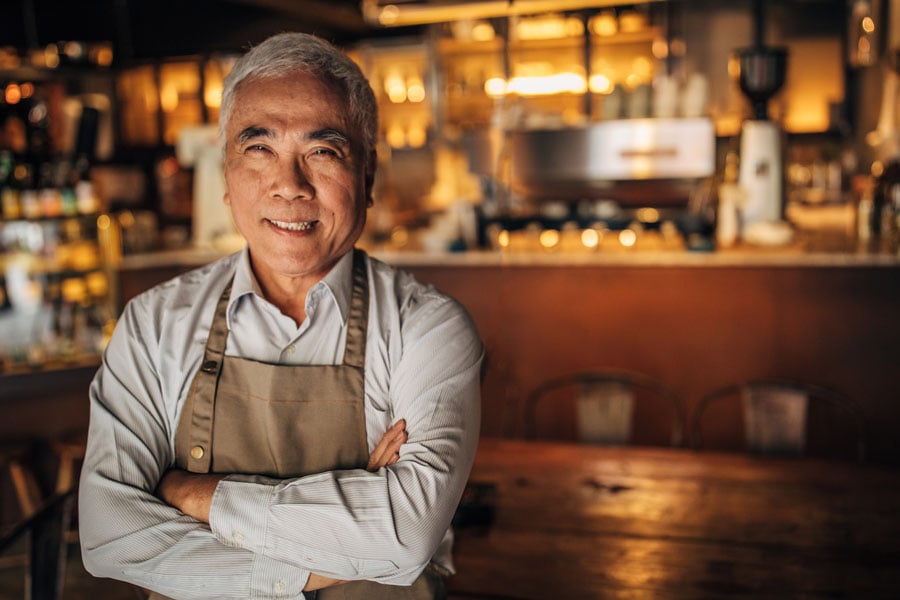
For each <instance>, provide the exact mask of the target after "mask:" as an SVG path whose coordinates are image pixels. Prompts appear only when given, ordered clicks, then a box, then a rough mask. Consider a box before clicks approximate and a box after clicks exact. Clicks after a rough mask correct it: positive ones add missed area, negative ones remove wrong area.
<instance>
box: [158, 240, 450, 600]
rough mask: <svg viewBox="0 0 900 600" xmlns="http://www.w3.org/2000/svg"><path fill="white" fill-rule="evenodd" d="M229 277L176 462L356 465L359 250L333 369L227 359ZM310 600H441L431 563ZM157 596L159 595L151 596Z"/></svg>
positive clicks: (270, 468) (360, 443)
mask: <svg viewBox="0 0 900 600" xmlns="http://www.w3.org/2000/svg"><path fill="white" fill-rule="evenodd" d="M230 295H231V283H230V282H229V284H228V285H227V286H226V289H225V291H224V292H223V293H222V296H221V297H220V298H219V301H218V304H217V306H216V312H215V316H214V318H213V323H212V326H211V328H210V332H209V338H208V339H207V342H206V351H205V354H204V356H203V362H202V363H201V366H200V370H199V371H198V373H197V375H196V376H195V377H194V380H193V382H192V383H191V388H190V391H189V393H188V398H187V402H186V404H185V406H184V410H183V411H182V415H181V419H180V421H179V424H178V429H177V431H176V433H175V457H176V463H177V465H178V466H179V467H181V468H183V469H186V470H188V471H191V472H194V473H209V472H213V473H248V474H250V473H252V474H262V475H270V476H273V477H282V478H289V477H299V476H301V475H309V474H312V473H320V472H323V471H330V470H333V469H357V468H359V469H363V468H365V467H366V464H367V463H368V460H369V450H368V444H367V442H366V419H365V393H364V392H365V356H366V328H367V323H368V312H369V310H368V307H369V286H368V277H367V275H366V262H365V255H364V253H363V252H362V251H359V250H354V255H353V292H352V296H351V301H350V314H349V317H348V326H347V340H346V350H345V352H344V361H343V364H341V365H321V366H312V365H277V364H268V363H261V362H257V361H253V360H248V359H243V358H237V357H232V356H225V342H226V339H227V337H228V329H227V325H226V320H225V313H226V308H227V306H228V300H229V297H230ZM306 597H307V598H316V599H317V600H338V599H360V600H361V599H366V600H380V599H384V600H393V599H403V598H408V599H410V600H432V599H434V598H444V597H445V591H444V586H443V581H442V579H441V578H440V576H439V575H437V573H435V572H434V571H433V570H432V569H431V568H429V569H426V570H425V572H424V573H423V574H422V575H421V576H420V577H419V578H418V579H417V580H416V581H415V582H414V583H413V585H412V586H392V585H382V584H377V583H372V582H368V581H355V582H350V583H346V584H342V585H337V586H334V587H331V588H327V589H325V590H321V591H319V592H318V594H312V593H306ZM160 598H163V597H162V596H159V595H157V594H154V595H151V599H160Z"/></svg>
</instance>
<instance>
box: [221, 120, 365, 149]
mask: <svg viewBox="0 0 900 600" xmlns="http://www.w3.org/2000/svg"><path fill="white" fill-rule="evenodd" d="M259 137H261V138H269V139H271V138H274V137H275V133H274V132H273V131H272V130H271V129H269V128H268V127H260V126H257V125H251V126H250V127H246V128H244V129H243V130H242V131H241V132H240V133H239V134H238V136H237V139H238V143H240V144H243V143H244V142H246V141H248V140H252V139H253V138H259ZM306 138H307V139H309V140H319V141H323V142H331V143H333V144H340V145H343V146H349V145H350V138H349V137H347V135H346V134H344V133H343V132H341V131H340V130H338V129H334V128H332V127H326V128H324V129H319V130H317V131H313V132H312V133H310V134H309V135H307V136H306Z"/></svg>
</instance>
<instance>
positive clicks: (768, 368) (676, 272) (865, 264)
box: [120, 249, 900, 464]
mask: <svg viewBox="0 0 900 600" xmlns="http://www.w3.org/2000/svg"><path fill="white" fill-rule="evenodd" d="M371 252H372V254H373V255H374V256H376V257H378V258H380V259H382V260H384V261H386V262H388V263H391V264H395V265H397V266H400V267H402V268H405V269H407V270H409V271H412V272H413V273H415V274H416V276H417V277H418V278H419V279H420V280H422V281H427V282H431V283H433V284H435V286H436V287H438V288H439V289H441V290H443V291H445V292H447V293H449V294H450V295H452V296H454V297H455V298H457V299H458V300H459V301H460V302H462V304H463V305H464V306H465V307H466V308H467V309H468V310H469V312H470V313H471V314H472V317H473V318H474V320H475V323H476V325H477V326H478V329H479V331H480V332H481V335H482V338H483V339H484V341H485V345H486V349H487V371H486V374H485V379H484V398H485V400H484V403H483V425H482V431H483V433H484V434H485V435H487V436H505V437H510V436H518V435H521V433H522V421H521V406H520V403H521V400H522V399H523V398H524V397H525V395H526V394H527V393H528V392H529V391H530V390H532V389H533V388H534V387H536V386H537V385H539V384H540V383H541V382H542V381H545V380H546V379H549V378H550V377H553V376H556V375H561V374H566V373H571V372H574V371H581V370H590V369H592V368H600V367H607V368H618V369H627V370H631V371H638V372H641V373H644V374H646V375H648V376H651V377H654V378H656V379H658V380H659V381H661V382H662V383H664V384H665V385H667V386H669V387H670V388H671V389H672V391H673V392H674V393H675V394H677V395H678V396H679V398H680V399H681V401H682V403H683V404H684V407H685V409H686V412H687V414H688V415H690V414H691V413H692V411H693V409H694V408H695V407H696V404H697V402H698V399H699V398H700V397H701V396H702V394H704V393H706V392H708V391H710V390H712V389H714V388H717V387H719V386H722V385H726V384H731V383H735V382H738V381H741V380H745V379H753V378H761V377H781V378H789V379H797V380H802V381H809V382H814V383H818V384H820V385H823V386H827V387H833V388H836V389H838V390H841V391H843V392H845V393H847V394H849V395H850V396H851V397H852V398H853V399H855V400H856V402H857V403H858V404H860V405H861V407H862V410H863V412H864V414H865V417H866V420H867V424H868V446H869V448H868V456H869V459H870V460H872V461H874V462H890V463H894V464H900V436H898V434H897V432H898V431H900V377H897V376H896V372H897V365H898V364H900V308H898V307H900V258H898V257H897V255H896V254H885V253H871V252H858V253H857V252H846V251H842V252H810V251H804V250H796V249H786V250H740V249H739V250H733V251H727V252H713V253H691V252H619V253H612V252H610V253H573V254H563V253H552V252H546V253H532V254H514V253H511V254H508V253H500V252H465V253H440V254H426V253H416V252H398V253H386V252H380V251H378V250H372V251H371ZM216 257H217V255H216V254H215V253H210V252H202V253H191V252H180V253H168V254H166V253H161V254H153V255H144V256H132V257H126V258H125V260H124V261H123V265H122V269H121V272H120V286H121V295H122V299H123V301H125V300H127V299H128V298H130V297H132V296H134V295H135V294H137V293H139V292H140V291H143V290H144V289H146V288H148V287H150V286H151V285H153V284H155V283H158V282H160V281H162V280H164V279H166V278H168V277H171V276H173V275H175V274H176V273H178V272H182V271H186V270H188V269H189V268H192V267H194V266H197V265H199V264H203V263H204V262H208V260H212V259H213V258H216ZM732 417H733V418H727V419H724V420H722V421H721V422H720V423H719V424H718V425H717V430H716V431H714V432H712V435H706V436H705V439H704V441H705V442H706V443H707V444H708V445H709V446H711V447H713V448H718V449H738V448H739V447H740V439H741V434H740V421H739V417H738V415H737V414H736V413H735V414H734V415H732ZM648 418H653V416H652V415H651V416H649V417H648ZM841 441H843V440H838V439H835V438H834V437H833V436H831V435H828V434H826V435H825V436H824V437H819V438H815V439H810V440H809V443H810V444H811V445H812V446H813V447H812V448H811V450H813V451H815V453H816V454H824V455H826V456H827V455H829V453H830V451H831V446H832V444H835V445H837V444H838V442H841ZM836 453H837V449H835V454H836Z"/></svg>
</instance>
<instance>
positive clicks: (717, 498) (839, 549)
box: [450, 439, 900, 600]
mask: <svg viewBox="0 0 900 600" xmlns="http://www.w3.org/2000/svg"><path fill="white" fill-rule="evenodd" d="M465 498H466V502H465V503H464V504H463V507H462V509H461V511H460V513H458V518H457V522H458V527H457V532H456V533H457V536H456V545H455V550H454V558H455V563H456V568H457V574H456V575H455V576H453V577H452V578H451V579H450V591H451V597H454V598H457V597H458V598H516V599H520V600H526V599H534V600H540V599H544V598H566V599H567V600H579V599H589V598H590V599H593V598H691V599H694V598H722V597H732V596H735V597H737V596H739V597H747V598H885V599H887V598H897V597H900V517H898V515H897V513H896V508H895V507H896V506H897V503H898V502H900V471H897V470H896V469H893V468H889V467H874V466H868V467H861V466H859V465H855V464H852V463H842V462H839V461H821V460H810V459H775V458H758V457H750V456H746V455H742V454H730V453H720V452H697V451H691V450H676V449H648V448H626V447H602V446H584V445H574V444H561V443H546V442H523V441H512V440H496V439H482V441H481V444H480V446H479V449H478V454H477V456H476V459H475V467H474V469H473V471H472V475H471V478H470V488H469V489H468V490H467V493H466V496H465Z"/></svg>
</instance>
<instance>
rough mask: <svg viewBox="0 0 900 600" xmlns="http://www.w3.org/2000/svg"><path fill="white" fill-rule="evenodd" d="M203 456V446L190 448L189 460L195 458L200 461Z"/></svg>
mask: <svg viewBox="0 0 900 600" xmlns="http://www.w3.org/2000/svg"><path fill="white" fill-rule="evenodd" d="M203 454H204V450H203V446H194V447H193V448H191V458H196V459H197V460H200V459H201V458H203Z"/></svg>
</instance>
